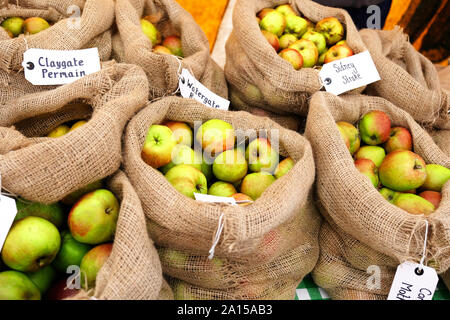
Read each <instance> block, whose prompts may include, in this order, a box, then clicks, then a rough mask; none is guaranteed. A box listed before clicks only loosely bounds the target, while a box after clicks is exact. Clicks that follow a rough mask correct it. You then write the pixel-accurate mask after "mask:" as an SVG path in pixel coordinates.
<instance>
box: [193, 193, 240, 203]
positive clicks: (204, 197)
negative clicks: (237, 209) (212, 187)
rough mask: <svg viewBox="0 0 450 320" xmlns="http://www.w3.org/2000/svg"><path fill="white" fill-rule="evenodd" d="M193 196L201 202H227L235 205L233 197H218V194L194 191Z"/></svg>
mask: <svg viewBox="0 0 450 320" xmlns="http://www.w3.org/2000/svg"><path fill="white" fill-rule="evenodd" d="M194 197H195V200H198V201H203V202H210V203H228V204H231V205H236V200H235V199H234V198H233V197H219V196H212V195H209V194H203V193H195V192H194Z"/></svg>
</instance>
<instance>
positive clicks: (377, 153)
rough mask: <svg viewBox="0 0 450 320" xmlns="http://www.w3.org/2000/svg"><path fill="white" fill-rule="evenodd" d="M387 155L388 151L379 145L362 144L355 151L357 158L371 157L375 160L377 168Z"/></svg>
mask: <svg viewBox="0 0 450 320" xmlns="http://www.w3.org/2000/svg"><path fill="white" fill-rule="evenodd" d="M385 157H386V152H385V151H384V149H383V148H382V147H379V146H362V147H361V148H359V150H358V151H357V152H356V153H355V160H358V159H370V160H372V161H373V163H375V165H376V166H377V168H378V167H379V166H380V165H381V163H382V162H383V160H384V158H385Z"/></svg>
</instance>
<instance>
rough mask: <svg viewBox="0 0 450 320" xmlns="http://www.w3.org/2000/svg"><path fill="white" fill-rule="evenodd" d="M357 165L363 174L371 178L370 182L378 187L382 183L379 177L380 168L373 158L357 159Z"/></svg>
mask: <svg viewBox="0 0 450 320" xmlns="http://www.w3.org/2000/svg"><path fill="white" fill-rule="evenodd" d="M355 167H356V168H357V169H358V171H359V172H361V173H362V174H363V175H365V176H366V177H367V178H369V180H370V182H371V183H372V185H373V186H374V187H375V188H378V185H379V184H380V180H379V178H378V169H377V166H376V165H375V163H373V161H372V160H370V159H358V160H355Z"/></svg>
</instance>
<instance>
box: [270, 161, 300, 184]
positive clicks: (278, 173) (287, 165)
mask: <svg viewBox="0 0 450 320" xmlns="http://www.w3.org/2000/svg"><path fill="white" fill-rule="evenodd" d="M294 165H295V162H294V160H292V158H290V157H288V158H286V159H284V160H283V161H280V163H279V164H278V166H277V167H276V169H275V172H274V174H273V175H274V176H275V178H277V179H279V178H281V177H282V176H284V175H285V174H286V173H288V171H289V170H291V169H292V168H293V167H294Z"/></svg>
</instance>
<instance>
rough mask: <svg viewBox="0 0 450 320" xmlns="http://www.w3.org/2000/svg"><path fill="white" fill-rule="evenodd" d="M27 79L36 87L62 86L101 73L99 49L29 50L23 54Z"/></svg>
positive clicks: (23, 64)
mask: <svg viewBox="0 0 450 320" xmlns="http://www.w3.org/2000/svg"><path fill="white" fill-rule="evenodd" d="M22 66H23V68H24V71H25V79H27V80H28V81H29V82H31V83H32V84H34V85H60V84H67V83H71V82H74V81H76V80H78V79H80V78H82V77H84V76H87V75H89V74H91V73H94V72H97V71H100V68H101V66H100V57H99V55H98V49H97V48H90V49H83V50H45V49H34V48H33V49H28V50H27V51H25V53H24V54H23V62H22Z"/></svg>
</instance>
